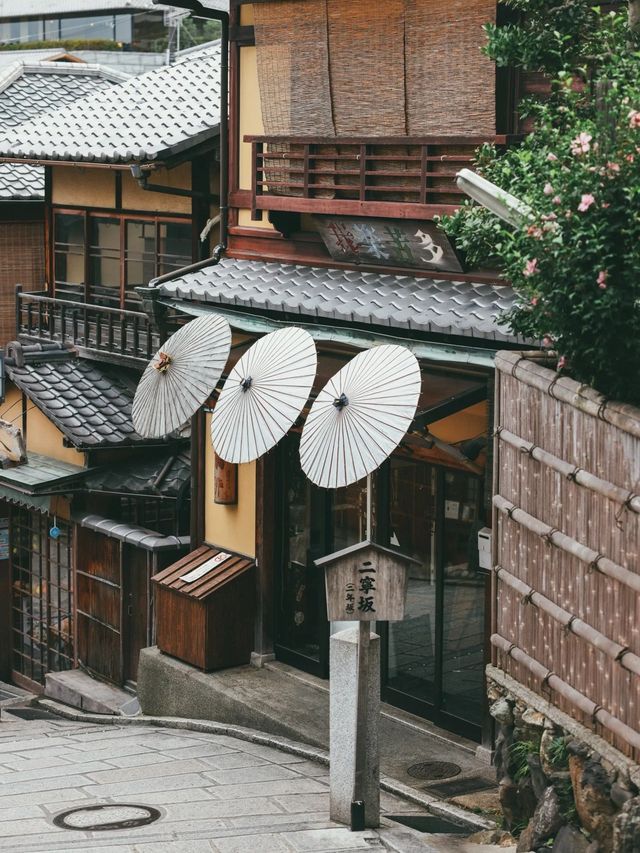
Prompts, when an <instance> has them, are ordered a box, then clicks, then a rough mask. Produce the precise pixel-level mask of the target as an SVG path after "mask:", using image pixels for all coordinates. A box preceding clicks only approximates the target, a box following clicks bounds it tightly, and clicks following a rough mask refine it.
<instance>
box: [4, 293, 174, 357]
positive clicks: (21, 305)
mask: <svg viewBox="0 0 640 853" xmlns="http://www.w3.org/2000/svg"><path fill="white" fill-rule="evenodd" d="M16 332H17V335H18V338H19V339H24V338H29V340H30V341H32V342H33V341H39V342H49V341H56V342H58V343H63V344H72V345H73V346H75V347H76V348H77V349H78V351H79V353H80V354H81V355H85V356H88V357H91V358H95V359H98V360H101V361H111V362H117V363H118V364H125V365H129V366H131V367H143V366H144V365H145V364H146V363H147V362H148V361H149V359H150V358H151V357H152V355H153V354H154V352H155V351H156V350H157V349H158V347H159V346H160V343H161V342H160V338H159V337H158V335H157V333H156V332H155V331H154V330H153V329H152V326H151V323H150V321H149V318H148V316H147V315H146V314H144V313H143V312H142V311H126V310H124V309H121V308H107V307H105V306H101V305H91V304H89V303H87V302H72V301H69V300H66V299H55V298H53V297H50V296H48V295H47V294H46V293H44V292H28V293H25V292H23V291H21V290H20V288H17V289H16Z"/></svg>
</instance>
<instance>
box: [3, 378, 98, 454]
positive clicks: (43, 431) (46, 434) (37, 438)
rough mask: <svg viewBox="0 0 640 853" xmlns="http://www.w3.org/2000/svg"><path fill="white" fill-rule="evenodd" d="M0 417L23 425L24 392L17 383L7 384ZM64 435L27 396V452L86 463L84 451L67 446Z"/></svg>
mask: <svg viewBox="0 0 640 853" xmlns="http://www.w3.org/2000/svg"><path fill="white" fill-rule="evenodd" d="M0 418H2V419H3V420H7V421H11V422H12V423H13V424H14V426H18V427H22V393H21V392H20V390H19V389H18V388H16V387H15V385H8V386H7V393H6V398H5V401H4V403H2V405H1V406H0ZM63 438H64V436H63V434H62V433H61V432H60V430H59V429H58V427H56V426H55V425H54V424H52V423H51V421H50V420H49V419H48V418H47V417H46V416H45V415H43V414H42V412H41V411H40V409H37V408H35V406H34V404H33V403H32V402H31V401H30V400H29V398H27V453H29V451H32V452H33V453H41V454H42V455H43V456H49V457H50V458H51V459H58V460H59V461H60V462H69V463H71V464H72V465H84V453H83V452H79V451H77V450H74V449H73V448H72V447H65V446H64V445H63V443H62V440H63Z"/></svg>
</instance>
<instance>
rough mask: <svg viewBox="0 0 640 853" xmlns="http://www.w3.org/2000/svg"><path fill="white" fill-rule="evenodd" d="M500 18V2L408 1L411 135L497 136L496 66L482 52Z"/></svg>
mask: <svg viewBox="0 0 640 853" xmlns="http://www.w3.org/2000/svg"><path fill="white" fill-rule="evenodd" d="M495 19H496V2H495V0H447V2H446V3H443V2H442V0H407V2H406V19H405V45H406V47H405V50H406V74H407V77H406V96H407V123H408V128H407V130H408V133H409V135H410V136H420V135H428V134H435V135H443V134H450V135H468V136H475V135H484V134H487V135H493V134H494V133H495V124H496V121H495V97H496V91H495V88H496V87H495V73H496V72H495V65H494V63H493V62H491V60H489V59H488V58H487V57H486V56H485V55H484V54H483V53H482V51H481V49H482V47H483V45H484V44H485V43H486V35H485V33H484V31H483V29H482V28H483V26H484V24H487V23H490V22H491V23H493V22H495Z"/></svg>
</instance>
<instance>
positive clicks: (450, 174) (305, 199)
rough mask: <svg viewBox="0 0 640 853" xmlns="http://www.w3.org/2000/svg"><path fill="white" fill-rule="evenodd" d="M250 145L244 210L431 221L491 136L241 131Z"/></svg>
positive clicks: (503, 139)
mask: <svg viewBox="0 0 640 853" xmlns="http://www.w3.org/2000/svg"><path fill="white" fill-rule="evenodd" d="M244 141H245V142H249V143H250V144H251V174H252V187H251V211H252V218H253V219H254V220H259V219H262V216H263V211H265V210H273V211H292V212H298V213H316V214H333V215H343V216H379V217H384V218H397V219H413V218H418V219H432V218H433V217H434V216H436V215H443V214H448V213H453V212H454V211H455V210H456V209H457V208H458V207H459V206H460V203H461V202H462V200H463V198H464V194H463V193H462V192H461V191H460V190H459V189H458V188H457V186H456V183H455V176H456V173H457V172H458V171H459V170H460V169H461V168H463V167H465V166H469V164H470V163H472V162H473V160H474V153H475V150H476V148H478V146H479V145H482V144H483V143H485V142H491V143H494V144H495V145H497V146H499V147H502V146H506V145H507V144H508V142H509V141H510V140H509V137H507V136H492V137H468V136H462V137H454V136H439V137H435V136H433V137H420V138H413V137H389V138H387V137H381V138H376V139H372V138H371V137H368V138H348V139H335V138H330V137H284V136H277V137H266V136H245V137H244Z"/></svg>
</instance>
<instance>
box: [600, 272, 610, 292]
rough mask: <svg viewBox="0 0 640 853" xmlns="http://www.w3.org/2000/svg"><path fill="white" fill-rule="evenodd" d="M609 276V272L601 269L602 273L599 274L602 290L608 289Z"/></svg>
mask: <svg viewBox="0 0 640 853" xmlns="http://www.w3.org/2000/svg"><path fill="white" fill-rule="evenodd" d="M608 278H609V273H608V272H607V271H606V270H600V274H599V275H598V287H599V288H600V290H606V289H607V279H608Z"/></svg>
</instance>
